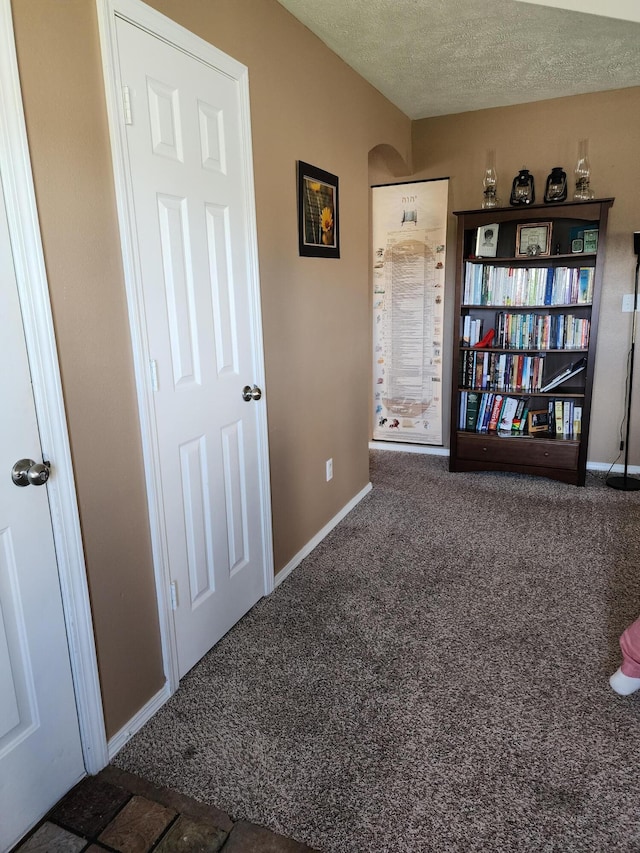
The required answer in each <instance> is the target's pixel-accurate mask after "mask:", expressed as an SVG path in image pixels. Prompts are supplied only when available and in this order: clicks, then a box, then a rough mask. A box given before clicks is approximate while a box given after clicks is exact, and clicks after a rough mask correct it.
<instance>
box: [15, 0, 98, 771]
mask: <svg viewBox="0 0 640 853" xmlns="http://www.w3.org/2000/svg"><path fill="white" fill-rule="evenodd" d="M0 91H1V92H2V97H0V171H1V173H2V182H3V186H4V194H5V205H6V208H7V219H8V222H9V234H10V237H11V246H12V250H13V260H14V264H15V271H16V279H17V284H18V293H19V297H20V307H21V311H22V319H23V324H24V331H25V338H26V344H27V353H28V358H29V367H30V370H31V378H32V382H33V395H34V399H35V408H36V415H37V419H38V429H39V432H40V440H41V444H42V453H43V456H44V458H45V459H49V460H51V461H52V463H53V465H54V469H53V470H54V476H52V477H51V479H50V480H49V482H48V484H47V492H48V496H49V505H50V508H51V521H52V525H53V536H54V541H55V550H56V558H57V564H58V575H59V578H60V588H61V591H62V606H63V610H64V618H65V627H66V632H67V642H68V644H69V656H70V660H71V672H72V676H73V685H74V690H75V696H76V706H77V709H78V720H79V724H80V739H81V742H82V751H83V756H84V764H85V768H86V770H87V772H88V773H90V774H93V773H97V772H98V771H99V770H101V769H102V768H103V767H104V766H105V765H106V764H108V760H109V759H108V753H107V739H106V734H105V727H104V715H103V710H102V698H101V692H100V681H99V678H98V665H97V659H96V650H95V641H94V635H93V623H92V617H91V606H90V602H89V590H88V585H87V575H86V567H85V562H84V550H83V544H82V535H81V531H80V518H79V514H78V505H77V498H76V489H75V482H74V477H73V467H72V464H71V451H70V446H69V435H68V432H67V422H66V417H65V410H64V399H63V395H62V383H61V379H60V369H59V364H58V354H57V349H56V342H55V335H54V328H53V318H52V315H51V304H50V301H49V287H48V283H47V276H46V271H45V265H44V254H43V250H42V242H41V236H40V227H39V223H38V214H37V209H36V199H35V191H34V187H33V177H32V173H31V160H30V157H29V148H28V142H27V131H26V126H25V121H24V112H23V107H22V96H21V91H20V78H19V74H18V63H17V58H16V51H15V43H14V37H13V19H12V16H11V2H10V0H0ZM3 474H4V475H6V476H8V472H0V476H1V475H3Z"/></svg>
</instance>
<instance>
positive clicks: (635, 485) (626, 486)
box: [606, 474, 640, 492]
mask: <svg viewBox="0 0 640 853" xmlns="http://www.w3.org/2000/svg"><path fill="white" fill-rule="evenodd" d="M606 483H607V486H611V488H612V489H620V490H621V491H623V492H640V480H636V479H635V478H634V477H627V475H626V474H623V475H622V476H621V477H609V478H608V479H607V480H606Z"/></svg>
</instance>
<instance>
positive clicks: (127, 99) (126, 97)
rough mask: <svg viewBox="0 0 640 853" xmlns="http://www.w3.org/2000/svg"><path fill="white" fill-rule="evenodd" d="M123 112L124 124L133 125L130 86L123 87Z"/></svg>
mask: <svg viewBox="0 0 640 853" xmlns="http://www.w3.org/2000/svg"><path fill="white" fill-rule="evenodd" d="M122 110H123V112H124V123H125V124H133V118H132V117H131V92H130V91H129V87H128V86H123V87H122Z"/></svg>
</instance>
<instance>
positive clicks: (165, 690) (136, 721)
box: [107, 681, 171, 760]
mask: <svg viewBox="0 0 640 853" xmlns="http://www.w3.org/2000/svg"><path fill="white" fill-rule="evenodd" d="M170 696H171V691H170V689H169V682H168V681H165V683H164V687H162V688H161V689H160V690H158V692H157V693H156V695H155V696H153V697H152V698H151V699H150V700H149V701H148V702H147V704H146V705H144V706H143V707H142V708H140V710H139V711H138V712H137V713H136V714H134V716H133V717H131V719H130V720H129V722H128V723H127V724H126V725H124V726H123V727H122V728H121V729H120V731H119V732H118V733H117V734H115V735H114V736H113V737H112V738H111V739H110V740H109V743H108V744H107V749H108V750H109V760H111V759H112V758H113V757H114V755H117V754H118V752H120V750H121V749H122V747H123V746H124V745H125V743H127V741H129V740H131V738H132V737H133V736H134V734H135V733H136V732H139V731H140V729H141V728H142V727H143V726H144V724H145V723H148V722H149V720H150V719H151V717H153V715H154V714H156V713H157V712H158V711H159V710H160V708H162V706H163V705H164V703H165V702H166V701H167V699H168V698H169V697H170Z"/></svg>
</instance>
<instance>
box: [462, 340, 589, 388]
mask: <svg viewBox="0 0 640 853" xmlns="http://www.w3.org/2000/svg"><path fill="white" fill-rule="evenodd" d="M545 363H546V362H545V356H544V355H525V354H520V353H511V352H488V351H487V350H479V349H464V350H463V351H462V352H461V355H460V372H459V377H458V382H459V387H460V388H463V389H474V390H476V391H507V392H509V391H512V392H513V391H519V392H524V393H525V394H526V393H535V392H540V393H543V394H544V393H547V392H548V391H552V390H553V389H554V388H556V387H557V386H558V385H561V384H562V383H563V382H566V381H567V380H568V379H572V378H573V377H574V376H577V375H578V374H579V373H582V371H583V370H585V369H586V367H587V358H586V356H582V357H581V358H579V359H578V360H577V361H572V362H570V363H569V364H566V363H565V364H564V365H562V367H560V368H559V369H558V370H556V371H555V373H552V374H550V375H547V376H545V375H544V367H545Z"/></svg>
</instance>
